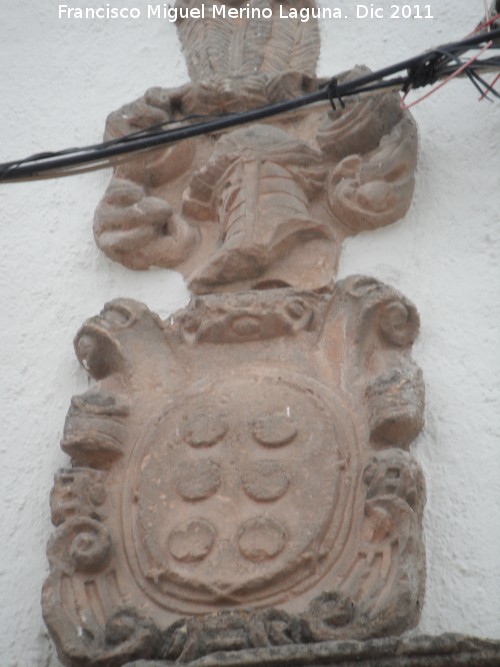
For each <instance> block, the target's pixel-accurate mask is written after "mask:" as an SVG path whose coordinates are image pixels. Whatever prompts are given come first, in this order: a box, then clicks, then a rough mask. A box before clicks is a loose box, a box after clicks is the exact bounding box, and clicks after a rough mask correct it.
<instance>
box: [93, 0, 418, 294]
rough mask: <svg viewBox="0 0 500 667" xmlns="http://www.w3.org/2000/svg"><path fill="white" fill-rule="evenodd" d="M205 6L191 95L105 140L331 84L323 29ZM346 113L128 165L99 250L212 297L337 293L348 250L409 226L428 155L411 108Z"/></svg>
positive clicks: (368, 102)
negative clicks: (353, 243) (420, 165)
mask: <svg viewBox="0 0 500 667" xmlns="http://www.w3.org/2000/svg"><path fill="white" fill-rule="evenodd" d="M181 4H182V5H186V6H188V7H190V8H193V7H199V6H201V3H200V2H198V0H196V1H193V0H190V1H189V2H188V1H185V2H183V3H181ZM204 4H205V9H206V13H207V17H206V18H205V19H179V24H178V33H179V38H180V41H181V45H182V49H183V53H184V55H185V57H186V62H187V65H188V70H189V74H190V76H191V82H190V83H187V84H186V85H184V86H181V87H180V88H177V89H163V88H151V89H150V90H148V91H147V92H146V93H145V94H144V96H143V97H141V98H139V99H138V100H135V101H134V102H132V103H131V104H126V105H125V106H123V107H122V108H121V109H119V110H118V111H116V112H114V113H112V114H110V116H109V117H108V120H107V122H106V131H105V139H106V140H112V139H116V138H117V137H121V136H123V135H125V134H128V133H130V132H137V131H139V130H146V129H147V128H148V127H150V126H152V125H155V124H158V123H164V122H167V121H168V122H170V121H175V120H181V119H183V118H192V119H193V121H195V120H199V117H200V115H206V114H214V115H215V116H217V115H220V114H223V113H231V112H236V111H245V110H247V109H251V108H255V107H258V106H263V105H265V104H271V103H274V102H279V101H282V100H286V99H289V98H291V97H294V96H299V95H303V94H304V93H306V92H311V91H312V90H316V89H317V88H318V87H319V86H320V85H322V84H324V83H325V82H326V80H322V79H318V77H317V76H316V74H315V71H316V62H317V59H318V55H319V32H318V26H317V22H316V21H315V20H314V19H311V20H310V21H308V22H302V21H301V20H300V19H298V18H297V19H292V18H287V19H283V18H279V15H278V11H277V5H276V3H273V2H272V1H271V0H253V2H250V3H242V2H232V3H231V4H232V5H235V6H240V5H245V6H246V5H247V4H249V5H250V6H251V7H255V8H256V9H260V10H262V9H264V8H268V9H274V15H273V18H272V19H268V18H261V19H257V18H249V19H230V18H228V17H226V18H225V19H222V18H220V17H219V16H213V15H211V14H210V12H211V10H212V6H211V5H210V3H204ZM213 4H215V5H217V6H219V5H220V3H218V2H216V3H213ZM282 4H284V5H287V6H288V5H290V6H291V4H293V6H299V5H300V6H301V7H302V6H304V7H313V6H314V4H315V3H314V2H311V1H310V0H302V1H301V2H299V3H290V2H288V3H282ZM362 71H363V69H362V68H356V69H354V70H352V71H351V72H347V73H344V74H342V75H340V76H339V80H340V81H342V80H343V79H345V78H348V77H355V76H359V75H360V73H361V72H362ZM337 106H338V109H337V110H336V111H333V109H330V110H328V109H327V107H326V106H325V105H320V106H319V107H316V108H313V109H311V108H308V109H306V110H303V111H300V110H299V111H296V112H294V113H293V114H287V115H283V116H281V117H278V118H277V119H274V120H273V121H272V122H265V123H260V124H252V125H248V126H246V127H245V128H243V129H237V130H233V131H229V132H227V133H225V134H224V135H223V136H221V135H217V136H214V135H211V136H204V137H200V138H195V139H190V140H188V141H183V142H180V143H178V144H176V145H173V146H171V147H169V148H166V149H159V150H158V151H153V152H149V153H146V154H145V155H144V157H141V158H140V159H139V158H137V157H135V158H134V159H133V161H127V162H121V163H119V164H117V165H116V168H115V170H114V176H113V178H112V181H111V183H110V185H109V188H108V190H107V191H106V193H105V195H104V197H103V200H102V201H101V203H100V204H99V206H98V208H97V211H96V215H95V221H94V233H95V238H96V241H97V244H98V245H99V247H100V248H101V249H102V250H103V251H104V252H105V253H106V254H107V255H108V256H109V257H110V258H112V259H114V260H115V261H118V262H121V263H122V264H124V265H125V266H128V267H130V268H133V269H147V268H150V267H153V266H162V267H171V268H174V267H175V268H177V269H178V270H180V271H181V272H182V273H183V274H184V275H185V276H186V278H187V280H188V283H189V286H190V288H191V289H192V290H193V291H194V292H195V293H199V294H202V293H211V292H214V291H221V290H224V291H226V290H228V289H231V290H241V289H249V288H250V289H253V288H259V287H260V286H261V285H262V284H264V285H267V284H270V283H274V284H286V285H290V286H294V287H302V288H316V287H322V286H324V285H326V284H329V283H330V282H331V279H332V275H333V273H334V272H335V270H336V268H337V265H338V259H339V252H340V246H341V243H342V241H343V239H344V238H345V237H346V236H348V235H350V234H354V233H356V232H358V231H361V230H366V229H374V228H377V227H380V226H383V225H387V224H390V223H392V222H395V221H396V220H398V219H400V218H401V217H403V216H404V214H405V213H406V211H407V209H408V207H409V205H410V201H411V197H412V193H413V186H414V176H413V173H414V167H415V160H416V151H417V135H416V128H415V124H414V122H413V120H412V118H411V116H410V115H409V114H408V113H407V112H403V111H401V109H400V106H399V96H398V94H379V93H377V94H376V95H372V96H363V97H362V98H359V99H356V98H355V99H353V98H350V99H347V100H346V106H345V108H342V107H340V105H337Z"/></svg>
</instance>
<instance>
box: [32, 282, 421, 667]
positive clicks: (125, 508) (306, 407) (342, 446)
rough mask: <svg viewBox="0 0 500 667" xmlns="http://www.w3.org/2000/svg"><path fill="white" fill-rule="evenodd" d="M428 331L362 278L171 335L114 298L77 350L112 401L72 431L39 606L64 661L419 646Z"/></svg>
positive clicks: (86, 403)
mask: <svg viewBox="0 0 500 667" xmlns="http://www.w3.org/2000/svg"><path fill="white" fill-rule="evenodd" d="M408 328H409V329H410V330H411V335H410V334H409V333H408V331H407V329H408ZM417 328H418V318H417V317H416V314H415V311H414V307H413V306H412V304H410V303H409V302H408V301H407V300H406V299H405V298H404V297H402V296H401V295H400V294H399V293H398V292H396V291H395V290H393V289H391V288H389V287H387V286H385V285H382V284H381V283H379V282H377V281H375V280H373V279H367V278H364V277H362V276H357V277H356V276H355V277H351V278H349V279H347V280H345V281H340V282H338V283H337V284H336V285H335V287H334V288H333V289H331V290H323V291H320V292H311V291H310V292H307V291H305V292H304V291H302V292H299V291H297V290H294V289H291V288H281V289H274V290H262V291H252V292H244V293H227V294H223V293H222V294H214V295H210V296H205V297H196V298H194V299H193V301H192V303H191V304H190V305H189V306H188V307H187V308H186V309H185V310H183V311H180V312H178V313H176V314H175V315H174V316H172V317H171V318H169V319H167V320H165V321H162V320H160V319H159V318H158V317H157V316H156V315H154V314H153V313H151V312H150V311H149V310H148V309H147V308H146V307H145V306H144V305H142V304H139V303H137V302H133V301H130V300H117V301H114V302H112V303H110V304H107V305H106V306H105V308H104V310H103V312H102V313H101V314H100V315H99V316H98V317H93V318H91V319H90V320H88V321H87V322H86V323H85V324H84V325H83V327H82V328H81V330H80V332H79V333H78V335H77V337H76V339H75V349H76V351H77V354H78V356H79V359H80V362H81V363H82V365H84V367H85V368H86V369H87V370H88V371H89V372H90V373H91V374H92V375H94V377H95V379H96V381H97V382H96V384H95V386H94V387H93V388H92V389H91V390H90V391H89V392H87V394H84V395H83V396H80V397H76V398H74V399H73V401H72V406H71V408H70V411H69V413H68V419H67V423H66V428H65V432H64V437H63V442H62V446H63V448H65V449H66V450H67V451H68V452H69V453H70V454H71V456H72V458H73V461H74V462H75V463H76V464H77V466H78V467H75V468H73V469H68V470H65V471H62V472H61V473H60V474H59V476H58V478H57V480H56V485H55V488H54V491H53V495H52V505H53V519H54V523H55V524H56V525H58V528H57V530H56V532H55V534H54V537H53V539H52V540H51V542H50V544H49V547H48V554H49V561H50V564H51V575H50V577H49V579H48V581H47V583H46V586H45V596H44V599H45V600H46V602H45V614H46V620H47V623H48V625H49V628H50V630H51V632H52V634H53V636H54V637H56V638H59V639H56V641H59V643H60V650H61V652H62V654H63V655H65V656H66V659H67V660H68V662H69V663H70V664H73V663H74V664H86V665H87V664H88V665H89V666H90V665H91V664H94V663H93V662H92V660H95V655H97V654H99V655H102V656H104V655H111V654H113V655H116V656H119V655H121V656H122V657H123V656H126V655H128V653H127V651H128V650H129V649H128V648H126V647H130V645H131V642H132V640H133V641H137V642H139V643H140V641H139V639H138V638H137V637H143V636H146V635H147V636H148V637H150V636H154V637H156V639H154V641H153V640H150V641H149V640H148V641H149V643H148V647H151V646H154V647H155V648H154V651H153V652H152V653H151V652H150V653H149V654H148V655H150V657H156V658H165V659H169V660H180V661H188V660H194V659H196V658H197V657H200V656H201V655H204V654H206V653H207V652H214V651H219V650H236V649H237V648H238V647H251V648H257V647H264V646H274V645H278V646H282V645H286V644H290V643H297V642H298V643H308V642H309V643H310V642H318V641H328V640H332V639H343V638H362V637H374V636H378V635H380V634H391V633H394V632H400V631H401V630H403V629H405V628H407V627H411V626H412V625H413V624H414V623H415V622H416V620H417V618H418V615H419V610H420V607H421V604H422V599H423V587H424V569H425V568H424V558H423V550H422V549H423V547H422V538H421V515H422V507H423V502H424V486H423V478H422V475H421V472H420V470H419V468H418V466H417V464H416V463H415V462H414V461H413V459H412V458H411V457H410V455H409V454H408V453H407V452H405V451H404V449H405V448H406V447H407V445H408V443H409V442H410V441H411V440H412V439H413V438H414V437H415V436H416V434H417V432H418V429H419V427H420V426H421V424H422V419H423V417H422V411H423V393H422V392H423V387H422V384H421V377H420V374H419V372H418V371H417V370H416V369H415V367H414V366H413V365H412V364H413V362H411V359H410V358H409V352H410V348H411V342H412V340H413V337H414V335H415V334H416V329H417ZM353 330H354V331H356V332H357V335H356V336H353V335H352V334H353ZM388 332H389V333H388ZM82 341H83V343H82ZM249 355H250V357H251V358H250V359H249ZM405 368H406V369H408V370H406V371H404V373H406V375H404V378H403V379H402V375H401V373H403V371H401V369H405ZM398 373H400V375H398ZM410 385H411V386H410ZM352 406H356V409H355V410H353V408H352ZM68 443H71V447H70V446H69V444H68ZM110 443H112V445H111V444H110ZM316 461H320V462H321V465H320V466H317V465H315V464H314V463H315V462H316ZM126 610H128V611H126ZM138 610H140V613H139V611H138ZM61 626H64V627H65V628H66V630H65V631H64V632H63V631H61ZM67 628H70V629H71V628H72V630H71V632H70V631H69V630H68V629H67ZM148 633H149V634H148ZM151 633H152V634H151ZM68 635H69V636H70V638H69V639H68ZM61 637H64V640H63V639H61ZM90 637H91V638H92V640H90V639H89V638H90ZM133 638H135V639H133ZM141 641H142V640H141ZM82 642H83V643H82ZM120 647H121V648H120ZM122 649H123V652H122V653H120V651H121V650H122ZM148 650H149V649H148ZM85 651H87V653H85ZM99 651H100V652H101V653H99ZM110 652H111V653H110ZM84 653H85V655H86V656H87V657H86V658H85V659H83V657H82V656H83V654H84ZM76 656H80V657H78V658H77V657H76ZM113 659H114V658H113ZM102 660H103V662H102V664H103V665H108V664H114V663H113V662H112V661H111V658H109V661H108V662H106V661H105V660H104V658H102ZM116 660H117V663H116V664H121V663H120V662H119V660H118V657H117V658H116ZM120 660H122V658H120ZM123 660H125V658H124V657H123ZM78 661H80V662H78Z"/></svg>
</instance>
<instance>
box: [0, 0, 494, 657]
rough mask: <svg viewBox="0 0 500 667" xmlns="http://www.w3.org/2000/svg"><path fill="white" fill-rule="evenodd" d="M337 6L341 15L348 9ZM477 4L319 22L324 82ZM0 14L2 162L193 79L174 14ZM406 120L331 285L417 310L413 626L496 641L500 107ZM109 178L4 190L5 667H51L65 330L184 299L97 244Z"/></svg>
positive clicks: (166, 307)
mask: <svg viewBox="0 0 500 667" xmlns="http://www.w3.org/2000/svg"><path fill="white" fill-rule="evenodd" d="M88 4H89V6H90V5H91V3H88ZM123 4H125V5H126V6H130V7H132V6H142V7H144V6H145V3H141V2H140V1H139V0H137V2H136V3H132V2H129V3H123ZM321 4H322V5H323V6H334V3H330V2H327V1H326V0H323V2H322V3H321ZM380 4H381V5H382V4H383V5H385V6H386V7H387V5H388V4H389V3H380ZM93 6H98V4H97V3H95V4H94V5H93ZM335 6H339V7H342V8H344V7H345V8H350V10H349V11H350V13H351V16H352V14H353V10H352V6H353V3H351V1H350V0H339V1H338V2H337V3H335ZM482 7H483V3H482V0H458V1H457V0H439V2H438V1H437V0H434V2H431V8H432V11H433V14H434V16H435V18H434V19H433V20H403V19H400V20H390V19H389V18H386V19H383V20H378V21H376V20H370V19H366V20H356V19H355V18H351V19H349V20H345V21H342V22H340V21H330V22H323V23H322V40H323V47H322V55H321V60H320V68H319V73H320V74H322V75H327V74H330V73H332V74H333V73H335V72H338V71H341V70H344V69H347V68H349V67H351V66H353V65H354V64H367V65H369V66H370V67H372V68H378V67H382V66H384V65H386V64H390V63H393V62H395V61H397V60H401V59H403V58H406V57H409V56H411V55H414V54H415V53H418V52H420V51H423V50H425V49H427V48H428V47H431V46H435V45H437V44H440V43H443V42H446V41H449V40H452V39H455V38H460V37H461V36H463V35H464V34H465V33H467V32H469V31H470V30H471V29H472V28H473V27H474V25H475V24H476V23H477V20H478V18H479V16H480V14H481V11H482ZM0 12H1V24H2V27H1V37H2V39H1V41H0V55H1V56H2V62H3V63H8V66H7V67H4V68H3V69H2V72H1V73H0V90H1V91H2V107H1V110H0V118H1V120H2V122H1V126H0V128H1V129H0V136H1V150H0V159H1V160H7V159H14V158H20V157H24V156H26V155H29V154H32V153H35V152H39V151H42V150H55V149H60V148H65V147H67V146H74V145H84V144H89V143H93V142H95V141H97V140H98V139H99V138H100V136H101V133H102V128H103V125H104V119H105V117H106V115H107V113H108V112H109V111H111V110H113V109H115V108H118V107H119V106H121V105H122V104H123V103H124V102H127V101H129V100H132V99H134V98H135V97H137V96H139V95H140V94H142V93H143V92H144V90H145V89H146V88H148V87H150V86H151V85H164V86H171V85H177V84H180V83H182V82H183V81H185V80H186V78H187V74H186V71H185V65H184V61H183V59H182V57H181V55H180V52H179V48H178V43H177V38H176V34H175V29H174V27H173V26H172V25H171V24H169V23H167V22H163V21H159V20H157V19H155V20H153V19H151V20H150V21H147V20H144V21H141V20H137V21H126V20H123V19H122V20H120V19H117V20H109V21H85V20H76V19H75V20H62V19H58V18H57V4H56V3H55V2H53V1H52V0H41V1H39V2H38V3H36V6H35V5H33V3H28V2H21V3H16V4H13V3H8V2H7V0H0ZM386 15H387V10H386ZM414 115H415V118H416V120H417V122H418V125H419V131H420V154H419V163H418V170H417V187H416V193H415V197H414V202H413V205H412V208H411V210H410V212H409V213H408V215H407V216H406V218H405V219H404V220H402V221H401V222H399V223H397V224H395V225H392V226H390V227H388V228H386V229H382V230H380V231H377V232H370V233H365V234H362V235H360V236H358V237H356V238H355V239H352V240H349V241H348V242H347V243H346V245H345V249H344V255H343V258H342V260H341V270H340V275H339V277H344V276H347V275H349V274H351V273H366V274H369V275H373V276H375V277H377V278H379V279H381V280H383V281H385V282H387V283H388V284H390V285H392V286H393V287H395V288H396V289H399V290H400V291H402V292H403V293H404V294H405V295H406V296H407V297H408V298H410V299H411V300H412V301H413V302H414V303H415V304H416V305H417V307H418V309H419V311H420V315H421V322H422V325H421V333H420V337H419V338H418V340H417V343H416V346H415V351H414V356H415V358H416V361H417V362H418V364H419V365H420V366H421V367H422V369H423V371H424V376H425V381H426V387H427V408H426V410H427V412H426V426H425V429H424V431H423V433H422V435H421V436H420V437H419V439H418V440H417V442H416V445H415V456H416V457H417V459H418V460H419V462H420V463H421V465H422V466H423V468H424V472H425V475H426V480H427V495H428V500H427V506H426V510H425V531H426V533H425V541H426V548H427V559H428V561H427V562H428V578H427V597H426V602H425V606H424V611H423V615H422V620H421V623H420V626H419V628H418V630H419V631H421V632H426V633H431V634H435V633H440V632H445V631H451V630H452V631H456V632H467V633H473V634H477V635H481V636H490V637H500V620H499V619H500V602H499V601H500V558H499V555H500V525H499V522H498V507H499V505H500V481H499V480H500V475H499V470H500V448H499V439H500V433H499V431H500V406H499V403H500V386H499V380H498V378H499V377H500V373H499V371H500V355H499V352H498V329H499V323H500V312H499V303H500V300H499V297H500V269H499V268H498V267H499V265H500V264H499V253H500V231H499V230H500V226H499V223H500V193H499V190H500V183H499V173H500V140H499V137H500V114H499V113H498V103H497V104H495V105H493V104H489V103H488V102H482V103H481V104H478V103H477V93H476V92H475V90H474V89H473V88H472V86H471V85H470V84H468V83H466V82H456V83H451V84H450V85H448V86H446V87H445V88H444V89H443V90H442V91H441V92H440V93H438V94H436V95H435V96H433V97H432V98H430V99H429V100H427V101H426V102H424V103H423V104H421V105H419V106H417V107H416V108H415V109H414ZM108 178H109V173H108V172H106V171H101V172H93V173H89V174H86V175H82V176H77V177H71V178H66V179H60V180H46V181H40V182H36V183H22V184H9V185H5V184H4V185H0V219H1V228H0V229H1V231H0V234H1V238H2V242H1V246H0V248H1V250H0V252H1V253H2V258H1V262H0V284H1V298H2V311H1V316H0V317H1V320H0V332H1V334H0V335H1V345H0V367H1V368H2V379H1V396H2V402H1V405H2V420H3V423H2V431H1V438H0V454H1V463H2V473H1V481H2V483H1V491H0V493H1V496H2V500H1V506H2V515H3V516H2V528H3V539H2V549H1V550H0V593H1V595H0V599H1V602H0V605H1V610H0V611H1V615H0V628H2V633H1V639H0V642H1V646H0V649H1V654H2V664H3V665H5V666H6V667H14V666H16V667H17V666H19V667H24V666H26V665H30V666H31V665H36V666H38V665H40V666H43V667H56V666H57V665H58V661H57V659H56V657H55V655H54V652H53V649H52V648H51V646H50V643H49V639H48V636H47V633H46V630H45V627H44V624H43V621H42V618H41V608H40V590H41V586H42V582H43V580H44V578H45V576H46V572H47V563H46V558H45V544H46V542H47V539H48V536H49V534H50V532H51V527H50V522H49V505H48V496H49V491H50V488H51V486H52V477H53V475H54V473H55V472H56V470H57V469H58V468H59V467H61V466H63V465H65V464H66V463H67V459H66V457H65V456H64V455H63V453H62V452H61V451H60V450H59V446H58V443H59V440H60V438H61V434H62V428H63V424H64V417H65V413H66V411H67V408H68V406H69V401H70V397H71V395H72V394H75V393H80V392H82V391H85V389H86V387H87V384H88V380H87V378H86V377H85V374H84V373H83V371H81V370H80V369H79V366H78V362H77V360H76V358H75V356H74V354H73V348H72V339H73V336H74V334H75V333H76V331H77V329H78V327H79V326H80V324H81V323H82V322H83V320H84V319H85V318H86V317H88V316H90V315H92V314H94V313H96V312H98V311H99V310H100V308H101V307H102V305H103V304H104V302H106V301H108V300H110V299H112V298H115V297H119V296H126V297H132V298H135V299H139V300H142V301H144V302H145V303H147V305H148V306H149V307H150V308H152V309H153V310H156V311H158V312H159V313H160V314H161V315H163V316H165V315H168V314H169V313H171V312H173V311H174V310H176V309H177V308H180V307H182V306H183V305H185V304H186V303H187V301H188V298H189V294H188V291H187V289H186V288H185V286H184V284H183V281H182V279H181V277H180V276H179V275H178V274H175V273H173V272H167V271H154V272H149V273H132V272H130V271H128V270H127V269H124V268H123V267H121V266H119V265H117V264H112V263H111V262H110V261H109V260H108V259H106V257H105V256H104V255H102V254H101V253H100V252H99V251H98V250H97V248H96V246H95V244H94V241H93V238H92V225H91V221H92V216H93V212H94V209H95V206H96V204H97V202H98V201H99V199H100V197H101V196H102V194H103V192H104V189H105V187H106V184H107V182H108Z"/></svg>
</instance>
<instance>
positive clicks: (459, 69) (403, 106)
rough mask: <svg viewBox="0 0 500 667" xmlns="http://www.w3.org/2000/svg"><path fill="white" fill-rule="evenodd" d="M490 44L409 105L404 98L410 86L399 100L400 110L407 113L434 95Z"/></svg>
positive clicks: (488, 44)
mask: <svg viewBox="0 0 500 667" xmlns="http://www.w3.org/2000/svg"><path fill="white" fill-rule="evenodd" d="M492 44H493V42H492V41H491V42H488V43H487V44H485V45H484V46H483V48H482V49H480V50H479V51H478V52H477V53H476V54H475V55H473V56H472V58H470V60H468V61H467V62H465V63H464V64H463V65H462V66H461V67H459V68H458V69H457V70H455V72H453V74H450V76H449V77H448V78H447V79H445V80H444V81H441V83H438V85H437V86H434V88H432V89H431V90H429V92H427V93H425V95H422V96H421V97H419V98H417V99H416V100H415V101H414V102H412V103H411V104H405V100H406V97H407V95H408V93H409V92H410V90H411V86H410V88H408V90H407V91H406V93H405V94H404V95H403V97H402V98H401V101H400V103H399V106H400V107H401V109H403V111H408V109H411V107H414V106H415V105H416V104H419V102H422V101H423V100H425V99H427V98H428V97H430V96H431V95H434V93H435V92H436V91H438V90H439V89H440V88H442V87H443V86H445V85H446V84H447V83H448V82H449V81H451V80H452V79H454V78H455V77H456V76H458V75H459V74H460V73H461V72H463V71H464V70H465V69H467V67H469V65H471V64H472V63H473V62H474V61H475V60H477V59H478V58H479V56H480V55H482V54H483V53H484V52H485V51H487V50H488V49H489V48H490V46H491V45H492Z"/></svg>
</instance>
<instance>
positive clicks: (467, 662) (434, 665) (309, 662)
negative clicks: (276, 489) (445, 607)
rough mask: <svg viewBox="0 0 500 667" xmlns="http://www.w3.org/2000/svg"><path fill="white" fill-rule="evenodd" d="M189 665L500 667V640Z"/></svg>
mask: <svg viewBox="0 0 500 667" xmlns="http://www.w3.org/2000/svg"><path fill="white" fill-rule="evenodd" d="M174 664H176V663H173V662H170V661H167V660H137V661H134V662H129V663H127V664H126V665H124V667H170V666H171V665H174ZM177 664H178V663H177ZM184 664H185V665H186V667H319V666H320V665H342V667H359V666H360V665H361V666H362V667H461V666H463V667H498V665H499V664H500V640H490V639H481V638H478V637H470V636H466V635H459V634H454V633H453V634H452V633H448V634H443V635H439V636H436V637H431V636H427V635H421V636H415V637H409V638H399V637H387V638H383V639H371V640H365V641H352V640H351V641H342V642H322V643H319V644H310V645H303V644H302V645H296V646H280V647H273V648H264V649H253V650H252V649H249V650H243V651H231V652H228V653H222V652H219V653H215V654H212V655H207V656H205V657H204V658H201V659H199V660H194V661H192V662H189V663H184Z"/></svg>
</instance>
